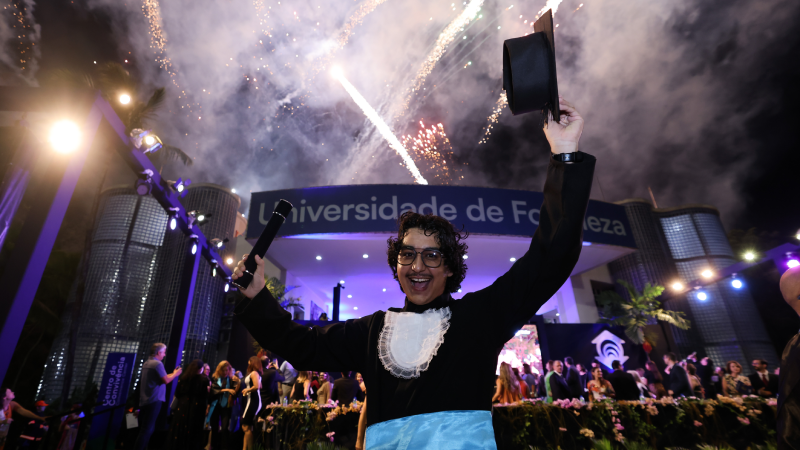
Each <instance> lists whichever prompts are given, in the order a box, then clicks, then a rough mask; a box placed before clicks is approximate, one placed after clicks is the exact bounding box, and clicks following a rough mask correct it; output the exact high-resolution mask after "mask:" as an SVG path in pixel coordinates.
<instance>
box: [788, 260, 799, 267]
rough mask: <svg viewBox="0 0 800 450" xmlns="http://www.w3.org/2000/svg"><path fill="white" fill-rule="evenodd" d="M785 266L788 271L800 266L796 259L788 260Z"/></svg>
mask: <svg viewBox="0 0 800 450" xmlns="http://www.w3.org/2000/svg"><path fill="white" fill-rule="evenodd" d="M786 265H787V266H789V268H790V269H794V268H795V267H797V266H800V261H798V260H796V259H790V260H789V262H788V263H786Z"/></svg>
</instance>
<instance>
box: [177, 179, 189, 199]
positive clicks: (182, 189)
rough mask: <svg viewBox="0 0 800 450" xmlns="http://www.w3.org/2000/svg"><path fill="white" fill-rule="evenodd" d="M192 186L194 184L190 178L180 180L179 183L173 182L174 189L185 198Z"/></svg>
mask: <svg viewBox="0 0 800 450" xmlns="http://www.w3.org/2000/svg"><path fill="white" fill-rule="evenodd" d="M190 184H192V180H190V179H188V178H187V179H186V180H184V179H182V178H178V181H173V182H172V189H175V191H177V192H178V194H181V197H183V196H184V195H186V188H187V187H189V185H190Z"/></svg>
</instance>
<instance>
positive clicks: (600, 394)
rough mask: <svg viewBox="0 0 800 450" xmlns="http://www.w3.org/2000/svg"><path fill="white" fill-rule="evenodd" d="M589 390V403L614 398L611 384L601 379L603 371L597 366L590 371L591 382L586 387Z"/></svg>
mask: <svg viewBox="0 0 800 450" xmlns="http://www.w3.org/2000/svg"><path fill="white" fill-rule="evenodd" d="M586 389H588V390H589V401H590V402H596V401H598V400H605V399H607V398H614V395H615V394H614V388H613V387H611V382H610V381H608V380H606V379H605V378H603V369H601V368H600V367H599V366H598V367H595V368H593V369H592V380H591V381H589V384H587V385H586Z"/></svg>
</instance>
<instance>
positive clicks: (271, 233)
mask: <svg viewBox="0 0 800 450" xmlns="http://www.w3.org/2000/svg"><path fill="white" fill-rule="evenodd" d="M292 208H294V207H293V206H292V204H291V203H289V202H288V201H286V200H281V201H279V202H278V206H276V207H275V211H273V212H272V217H270V218H269V222H267V226H266V227H265V228H264V231H262V232H261V236H259V237H258V241H256V245H254V246H253V250H251V251H250V256H248V257H247V260H246V261H245V262H244V273H242V276H241V277H239V278H237V279H236V280H235V281H233V284H235V285H236V286H238V287H239V288H240V289H247V286H249V285H250V282H251V281H253V273H255V271H256V267H257V266H258V265H257V264H256V257H255V255H258V256H259V258H263V257H264V255H266V254H267V250H269V246H270V245H271V244H272V240H273V239H275V235H277V234H278V230H280V228H281V225H283V222H284V221H285V220H286V216H288V215H289V213H290V212H292Z"/></svg>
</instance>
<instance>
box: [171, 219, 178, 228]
mask: <svg viewBox="0 0 800 450" xmlns="http://www.w3.org/2000/svg"><path fill="white" fill-rule="evenodd" d="M177 226H178V219H176V218H174V217H173V218H171V219H169V229H170V230H174V229H175V227H177Z"/></svg>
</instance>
